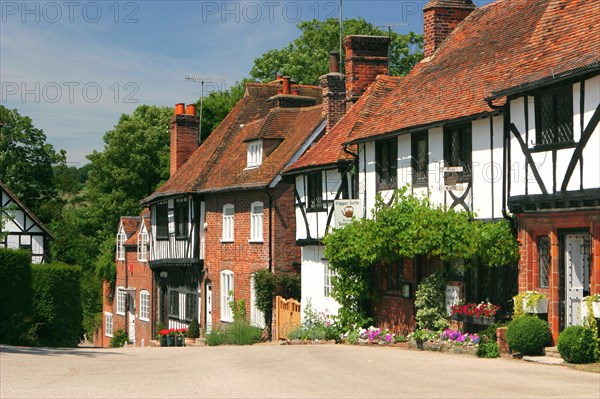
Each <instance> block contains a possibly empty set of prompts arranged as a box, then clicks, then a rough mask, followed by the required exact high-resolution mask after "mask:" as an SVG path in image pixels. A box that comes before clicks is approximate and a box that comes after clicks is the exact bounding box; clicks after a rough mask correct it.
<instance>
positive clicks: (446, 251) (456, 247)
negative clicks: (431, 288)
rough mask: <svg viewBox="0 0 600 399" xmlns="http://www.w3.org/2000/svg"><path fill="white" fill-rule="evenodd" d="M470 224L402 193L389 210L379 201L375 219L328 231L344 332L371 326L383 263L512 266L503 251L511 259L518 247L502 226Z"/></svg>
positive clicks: (467, 218)
mask: <svg viewBox="0 0 600 399" xmlns="http://www.w3.org/2000/svg"><path fill="white" fill-rule="evenodd" d="M471 218H472V215H470V214H468V213H465V212H459V211H455V210H453V209H450V210H447V209H445V208H443V207H442V206H434V205H432V204H430V202H429V200H428V199H427V198H424V197H417V196H414V195H412V194H410V192H409V191H408V187H403V188H401V189H399V190H398V191H397V192H396V193H395V200H394V202H393V203H392V204H391V205H390V206H387V205H385V204H384V203H383V201H382V200H381V198H379V199H378V201H377V203H376V207H375V209H374V211H373V218H371V219H359V220H355V221H353V222H352V223H351V224H349V225H347V226H345V227H344V228H343V229H335V230H333V231H330V232H329V233H328V234H327V235H326V236H325V238H324V239H323V242H324V244H325V256H326V257H327V258H328V259H329V265H330V267H331V268H332V269H333V270H334V271H335V272H336V275H337V277H336V284H335V285H334V288H333V293H332V295H333V297H334V298H335V299H336V300H337V301H338V302H339V303H340V304H341V305H342V308H341V309H340V313H339V316H340V323H341V324H342V326H344V327H345V328H347V329H351V328H352V326H353V325H363V326H364V325H366V324H367V323H368V319H369V311H370V304H371V301H372V300H373V299H375V298H376V293H375V292H374V285H373V284H372V281H371V279H372V275H373V273H372V268H373V267H376V265H377V264H379V263H390V264H391V263H394V262H397V261H401V260H402V259H403V258H414V257H416V256H417V255H423V256H426V257H430V258H431V257H436V258H439V259H440V260H442V261H448V262H451V263H457V264H460V265H461V267H468V266H470V265H471V264H473V263H474V262H473V261H474V260H475V259H476V258H480V259H485V260H486V261H487V262H489V264H490V266H500V263H501V262H503V261H508V260H509V259H510V260H513V257H512V255H506V256H504V255H499V253H500V252H502V251H504V250H506V251H507V253H509V254H512V250H513V248H514V245H516V242H515V239H514V237H513V236H512V232H511V231H510V229H508V228H507V226H506V225H505V224H504V222H498V223H491V226H485V227H484V225H482V224H481V223H474V222H472V221H471ZM482 229H483V230H484V231H485V233H486V234H484V235H483V238H482V240H484V243H482V242H480V241H479V238H480V237H481V234H480V233H481V231H482ZM492 242H493V243H496V244H497V245H507V246H508V248H499V249H498V251H499V252H498V253H496V249H494V250H493V251H492V250H489V249H488V248H487V247H486V245H491V244H490V243H492ZM485 243H487V244H485ZM496 244H494V245H496ZM422 309H424V308H422ZM432 312H433V313H435V312H437V310H435V309H434V310H432ZM442 324H443V323H442ZM435 328H437V327H435Z"/></svg>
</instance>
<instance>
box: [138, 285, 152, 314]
mask: <svg viewBox="0 0 600 399" xmlns="http://www.w3.org/2000/svg"><path fill="white" fill-rule="evenodd" d="M140 320H143V321H150V292H148V291H147V290H141V291H140Z"/></svg>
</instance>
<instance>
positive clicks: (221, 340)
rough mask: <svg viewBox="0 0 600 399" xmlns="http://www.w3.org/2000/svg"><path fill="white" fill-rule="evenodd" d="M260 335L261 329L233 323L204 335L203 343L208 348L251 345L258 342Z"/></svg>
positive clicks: (238, 322) (237, 322)
mask: <svg viewBox="0 0 600 399" xmlns="http://www.w3.org/2000/svg"><path fill="white" fill-rule="evenodd" d="M261 335H262V329H260V328H258V327H254V326H251V325H250V324H248V323H247V322H245V321H243V322H242V321H235V322H233V323H232V324H231V325H229V326H227V327H225V328H224V329H218V328H213V329H212V331H211V332H210V333H208V334H206V338H205V342H206V344H207V345H208V346H217V345H222V344H228V345H252V344H255V343H257V342H259V341H260V338H261Z"/></svg>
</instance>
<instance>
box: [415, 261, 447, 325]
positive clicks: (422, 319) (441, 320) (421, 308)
mask: <svg viewBox="0 0 600 399" xmlns="http://www.w3.org/2000/svg"><path fill="white" fill-rule="evenodd" d="M446 285H447V281H446V278H445V277H444V276H443V274H442V273H440V272H437V273H433V274H431V275H430V276H428V277H427V278H425V279H424V280H423V281H422V282H421V284H419V287H418V288H417V291H416V292H415V307H416V308H417V313H416V315H415V320H416V321H417V326H419V328H422V329H430V330H435V331H440V330H443V329H444V328H446V327H448V313H447V312H446V302H445V299H446V297H445V293H446Z"/></svg>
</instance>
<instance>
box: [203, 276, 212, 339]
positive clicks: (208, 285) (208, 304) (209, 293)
mask: <svg viewBox="0 0 600 399" xmlns="http://www.w3.org/2000/svg"><path fill="white" fill-rule="evenodd" d="M205 286H206V289H205V290H204V291H205V292H206V305H205V307H204V309H205V310H206V314H205V319H204V320H205V322H206V333H207V334H208V333H210V332H211V331H212V284H211V282H210V281H208V280H207V281H206V283H205Z"/></svg>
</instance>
